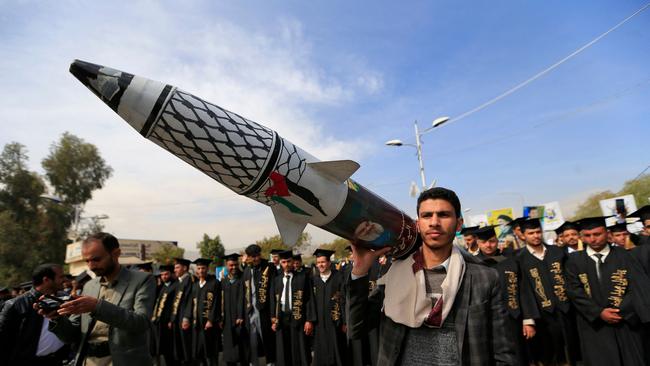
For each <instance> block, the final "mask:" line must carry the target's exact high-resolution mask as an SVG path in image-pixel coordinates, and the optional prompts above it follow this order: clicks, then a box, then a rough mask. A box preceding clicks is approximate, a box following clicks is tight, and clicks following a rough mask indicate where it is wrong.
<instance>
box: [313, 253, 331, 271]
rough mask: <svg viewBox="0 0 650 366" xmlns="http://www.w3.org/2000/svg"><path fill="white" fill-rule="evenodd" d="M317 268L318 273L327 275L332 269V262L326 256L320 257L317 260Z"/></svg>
mask: <svg viewBox="0 0 650 366" xmlns="http://www.w3.org/2000/svg"><path fill="white" fill-rule="evenodd" d="M316 267H317V268H318V272H320V273H325V272H327V271H329V269H330V261H329V259H328V258H326V257H325V256H320V257H317V258H316Z"/></svg>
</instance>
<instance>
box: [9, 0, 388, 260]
mask: <svg viewBox="0 0 650 366" xmlns="http://www.w3.org/2000/svg"><path fill="white" fill-rule="evenodd" d="M91 6H95V7H99V6H102V5H89V4H85V5H84V9H83V10H84V12H83V13H84V15H85V16H79V13H78V11H79V10H80V9H75V8H74V7H73V6H59V5H57V6H53V7H51V8H50V9H48V10H47V11H43V9H41V11H37V12H34V14H30V15H31V18H29V19H26V20H24V25H22V26H21V27H19V28H18V29H16V31H15V32H14V33H13V34H12V35H11V37H10V35H3V36H2V37H3V38H0V39H1V40H2V42H0V52H2V53H3V54H5V55H11V56H12V57H4V58H2V59H0V75H3V79H4V80H5V81H4V82H5V87H4V88H3V89H2V90H0V100H3V101H4V102H3V104H2V105H0V113H1V114H2V115H3V117H4V119H5V122H4V123H2V124H0V143H2V144H4V143H6V142H9V141H13V140H15V141H19V142H21V143H23V144H25V145H27V147H28V149H29V150H30V153H31V154H30V155H31V157H32V166H33V168H34V169H37V168H38V166H39V164H40V160H41V159H42V158H43V157H44V156H45V155H46V154H47V150H48V147H49V144H50V143H51V142H53V141H54V140H55V139H57V138H58V137H59V136H60V134H61V133H63V132H64V131H70V132H72V133H73V134H76V135H78V136H80V137H82V138H84V139H86V140H87V141H89V142H91V143H94V144H96V145H97V146H98V147H99V148H100V151H101V153H102V155H103V156H104V158H105V159H106V160H107V162H108V163H109V164H110V165H111V166H112V167H113V168H114V170H115V175H114V176H113V177H112V178H111V179H110V180H109V181H108V183H107V186H106V187H105V188H104V189H103V190H101V191H98V192H97V193H96V194H95V197H94V198H93V200H92V201H90V202H89V203H88V205H87V207H86V211H87V214H88V215H93V214H108V215H109V216H110V219H109V220H108V221H107V222H106V224H107V229H108V230H111V231H114V232H116V233H117V234H118V235H119V236H122V237H130V238H150V239H166V240H179V241H180V242H181V243H182V244H184V246H185V247H188V248H193V246H194V243H195V242H197V241H198V240H199V239H200V237H201V236H202V234H203V233H204V232H206V233H209V234H211V235H213V234H220V235H221V236H222V238H223V239H224V241H225V242H226V244H228V245H229V246H231V247H241V246H242V245H245V244H247V243H249V242H251V241H254V240H255V239H259V238H261V237H262V236H265V235H272V234H275V233H277V229H276V228H275V223H274V222H273V219H272V216H271V214H270V212H269V209H268V208H266V207H264V206H261V205H259V204H257V203H255V202H252V201H249V200H247V199H245V198H241V197H237V196H236V195H235V194H234V193H232V192H231V191H229V190H227V189H226V188H224V187H222V186H221V185H219V184H217V183H216V182H215V181H213V180H211V179H210V178H208V177H207V176H205V175H203V174H202V173H200V172H198V171H196V170H195V169H193V168H192V167H190V166H188V165H187V164H185V163H183V162H181V161H180V160H178V159H176V158H175V157H173V156H172V155H170V154H169V153H167V152H166V151H163V150H162V149H160V148H158V147H157V146H155V145H154V144H153V143H151V142H148V141H145V140H144V139H143V138H142V137H140V136H139V135H138V134H137V133H136V132H135V131H133V130H132V129H131V128H130V127H129V126H128V125H127V124H126V123H123V122H122V121H121V120H120V119H119V117H117V115H116V114H114V113H113V112H112V111H111V110H109V109H108V108H107V107H106V106H105V105H103V103H102V102H101V101H100V100H98V99H97V98H96V97H95V96H94V95H92V94H91V93H90V92H89V91H87V90H86V89H85V88H84V87H83V86H82V85H81V84H80V83H78V82H77V81H76V80H75V79H74V77H73V76H72V75H70V74H69V73H68V71H67V69H68V65H69V63H70V61H72V60H73V59H75V58H79V59H83V60H86V61H89V62H95V63H100V64H104V65H106V66H110V67H114V68H117V69H121V70H123V71H126V72H131V73H135V74H139V75H141V76H145V77H149V78H152V79H156V80H161V81H164V82H168V83H171V84H175V85H177V86H179V87H180V88H181V89H184V90H186V91H188V92H191V93H194V94H196V95H197V96H200V97H202V98H204V99H206V100H208V101H211V102H214V103H216V104H218V105H220V106H222V107H224V108H227V109H229V110H232V111H234V112H237V113H239V114H241V115H243V116H245V117H247V118H249V119H252V120H254V121H257V122H259V123H261V124H264V125H266V126H268V127H271V128H273V129H275V130H277V131H278V132H279V133H280V134H281V135H282V136H283V137H285V138H288V139H289V140H291V141H293V142H294V143H296V144H297V145H299V146H301V147H303V148H304V149H305V150H306V151H308V152H310V153H311V154H312V155H314V156H316V157H318V158H320V159H323V160H328V159H337V158H357V159H358V158H361V157H363V156H364V154H366V153H367V151H368V145H366V143H364V142H362V141H361V140H354V139H353V138H348V137H346V139H344V140H343V139H340V138H338V137H336V136H333V135H331V134H328V133H327V132H326V127H325V123H326V121H322V120H319V119H318V116H317V115H314V112H313V110H314V109H315V110H318V108H328V107H331V106H336V105H340V104H343V103H350V102H353V101H354V100H355V98H358V97H359V96H363V95H365V94H369V93H375V92H377V91H378V90H379V89H381V87H382V81H381V80H382V78H381V75H380V74H379V73H377V72H373V71H372V70H370V71H368V72H367V75H366V74H364V75H365V76H364V75H362V76H358V75H340V74H338V75H333V74H329V73H327V72H326V71H324V70H325V68H324V67H322V66H320V65H319V62H320V61H321V60H320V59H318V57H316V55H315V51H314V48H313V45H312V44H311V42H310V40H308V39H305V36H304V32H303V25H302V24H301V23H300V22H299V21H297V20H295V19H283V20H280V21H279V22H276V23H271V26H270V28H269V29H267V30H266V31H260V30H256V31H249V30H247V29H244V28H242V27H240V26H238V25H237V24H236V23H234V22H231V21H229V20H228V19H226V18H225V17H222V18H220V17H218V16H217V17H215V16H214V15H209V14H204V10H205V9H194V10H191V11H188V10H183V9H166V8H162V7H161V6H160V5H159V3H157V2H144V3H135V4H133V5H132V6H130V7H129V11H128V12H122V11H119V12H117V11H115V9H113V11H112V12H109V11H110V10H111V8H110V7H108V8H105V9H102V8H96V9H93V8H87V7H91ZM103 6H108V5H103ZM25 16H26V17H27V16H29V15H28V14H25ZM368 75H369V76H368ZM9 122H11V124H10V123H9ZM318 238H323V240H326V239H327V238H328V236H327V234H324V233H322V232H320V231H316V232H315V239H316V240H318Z"/></svg>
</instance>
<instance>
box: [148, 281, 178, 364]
mask: <svg viewBox="0 0 650 366" xmlns="http://www.w3.org/2000/svg"><path fill="white" fill-rule="evenodd" d="M177 288H178V281H176V280H171V281H170V282H169V283H168V284H167V285H164V284H163V287H162V288H161V289H160V293H159V294H158V298H157V299H156V305H155V306H154V310H153V315H152V318H151V320H152V325H153V332H152V333H154V335H155V344H154V355H156V356H157V355H163V356H165V357H166V358H167V359H168V360H171V359H173V357H174V348H173V344H174V343H173V332H172V330H171V329H169V327H168V324H169V322H170V321H171V316H172V307H173V306H174V299H175V297H176V289H177Z"/></svg>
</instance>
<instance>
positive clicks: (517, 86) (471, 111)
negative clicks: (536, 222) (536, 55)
mask: <svg viewBox="0 0 650 366" xmlns="http://www.w3.org/2000/svg"><path fill="white" fill-rule="evenodd" d="M649 7H650V3H647V4H645V5H644V6H642V7H641V8H640V9H639V10H637V11H635V12H634V13H633V14H632V15H630V16H628V17H627V18H625V19H623V20H622V21H621V22H619V23H618V24H616V25H615V26H613V27H612V28H610V29H608V30H607V31H606V32H605V33H603V34H601V35H599V36H598V37H596V38H594V39H593V40H591V41H590V42H588V43H587V44H585V45H584V46H582V47H580V48H578V49H577V50H575V51H573V52H572V53H570V54H569V55H568V56H566V57H564V58H563V59H561V60H560V61H558V62H556V63H554V64H553V65H551V66H549V67H547V68H546V69H544V70H542V71H540V72H538V73H537V74H535V75H533V76H532V77H530V78H528V79H527V80H525V81H523V82H521V83H519V84H517V85H515V86H514V87H512V88H510V89H508V90H506V91H505V92H503V93H501V94H499V95H497V96H496V97H494V98H492V99H490V100H488V101H487V102H485V103H483V104H481V105H479V106H478V107H475V108H472V109H470V110H468V111H467V112H464V113H461V114H460V115H458V116H457V117H453V118H451V119H449V121H448V122H447V123H445V124H444V125H441V126H440V127H438V128H443V127H445V126H448V125H450V124H452V123H453V122H458V121H460V120H462V119H463V118H465V117H469V116H471V115H472V114H474V113H476V112H478V111H481V110H483V109H485V108H487V107H489V106H491V105H492V104H494V103H496V102H498V101H499V100H501V99H503V98H505V97H507V96H508V95H510V94H512V93H514V92H516V91H517V90H519V89H521V88H523V87H525V86H526V85H528V84H530V83H532V82H533V81H535V80H537V79H539V78H541V77H542V76H544V75H546V74H548V73H549V72H551V71H553V70H555V69H556V68H557V67H559V66H560V65H562V64H563V63H565V62H567V61H569V60H570V59H572V58H573V57H575V56H577V55H578V54H580V53H581V52H582V51H584V50H586V49H587V48H589V47H591V46H593V45H594V44H595V43H596V42H598V41H600V40H601V39H603V38H604V37H605V36H607V35H608V34H610V33H612V32H613V31H615V30H616V29H618V28H620V27H621V26H622V25H623V24H625V23H627V22H628V21H629V20H630V19H632V18H634V17H635V16H637V15H639V14H640V13H642V12H643V11H644V10H646V9H648V8H649ZM431 130H433V128H428V129H426V130H425V131H424V132H422V134H425V133H428V132H430V131H431Z"/></svg>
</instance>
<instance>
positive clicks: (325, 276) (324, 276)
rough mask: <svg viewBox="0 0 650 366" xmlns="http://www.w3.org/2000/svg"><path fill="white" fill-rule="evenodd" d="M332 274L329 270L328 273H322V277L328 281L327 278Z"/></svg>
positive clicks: (324, 280)
mask: <svg viewBox="0 0 650 366" xmlns="http://www.w3.org/2000/svg"><path fill="white" fill-rule="evenodd" d="M331 275H332V271H329V272H327V274H324V273H321V274H320V279H321V280H323V282H327V280H328V279H329V278H330V276H331Z"/></svg>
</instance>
